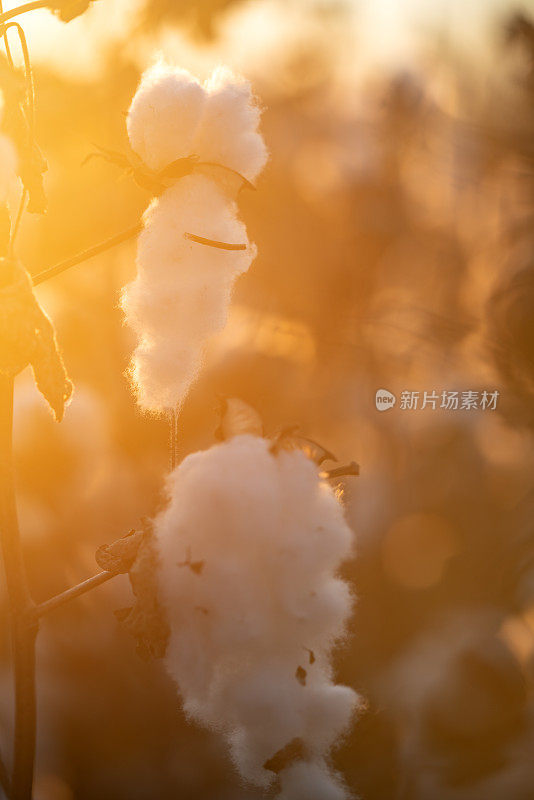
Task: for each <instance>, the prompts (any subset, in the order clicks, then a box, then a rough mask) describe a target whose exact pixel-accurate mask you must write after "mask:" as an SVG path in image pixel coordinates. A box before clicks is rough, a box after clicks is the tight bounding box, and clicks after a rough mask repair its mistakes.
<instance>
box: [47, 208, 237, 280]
mask: <svg viewBox="0 0 534 800" xmlns="http://www.w3.org/2000/svg"><path fill="white" fill-rule="evenodd" d="M142 230H143V224H142V223H141V222H139V223H138V224H137V225H134V226H133V227H132V228H128V229H127V230H125V231H122V233H117V234H116V235H115V236H111V237H110V238H109V239H106V240H105V241H103V242H100V243H99V244H95V245H94V246H93V247H89V248H87V250H82V252H81V253H76V255H74V256H71V258H67V259H65V261H60V262H59V263H58V264H54V266H53V267H48V268H47V269H44V270H42V272H38V273H37V274H36V275H32V281H33V285H34V286H37V285H38V284H39V283H43V281H47V280H48V279H49V278H54V277H55V276H56V275H60V274H61V273H62V272H65V271H66V270H67V269H70V268H71V267H76V266H77V265H78V264H82V263H83V262H84V261H88V260H89V259H90V258H93V257H94V256H98V255H100V254H101V253H104V252H105V251H106V250H110V249H111V248H112V247H116V246H117V245H118V244H122V243H123V242H127V241H128V239H133V238H134V237H135V236H138V235H139V234H140V233H141V231H142ZM184 238H185V239H189V240H190V241H192V242H196V243H197V244H202V245H205V246H206V247H214V248H216V249H218V250H246V249H247V245H246V244H235V243H233V242H220V241H218V240H216V239H206V238H204V237H203V236H196V234H194V233H184Z"/></svg>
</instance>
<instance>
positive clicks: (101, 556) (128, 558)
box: [95, 530, 144, 575]
mask: <svg viewBox="0 0 534 800" xmlns="http://www.w3.org/2000/svg"><path fill="white" fill-rule="evenodd" d="M143 536H144V534H143V533H142V532H141V531H135V530H131V531H129V532H128V533H127V534H126V535H125V536H122V537H121V538H120V539H117V541H116V542H112V543H111V544H103V545H101V546H100V547H99V548H98V550H97V551H96V554H95V558H96V563H97V564H98V566H99V567H101V569H104V570H106V572H115V573H117V574H118V575H120V574H122V573H124V572H129V571H130V570H131V568H132V566H133V564H134V561H135V559H136V557H137V553H138V551H139V547H140V545H141V542H142V541H143Z"/></svg>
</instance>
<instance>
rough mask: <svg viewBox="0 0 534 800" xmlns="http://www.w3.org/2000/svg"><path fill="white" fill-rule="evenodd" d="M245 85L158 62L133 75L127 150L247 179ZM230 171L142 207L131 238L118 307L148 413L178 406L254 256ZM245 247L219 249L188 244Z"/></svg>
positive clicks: (254, 166)
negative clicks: (133, 345)
mask: <svg viewBox="0 0 534 800" xmlns="http://www.w3.org/2000/svg"><path fill="white" fill-rule="evenodd" d="M259 119H260V112H259V109H258V107H257V105H256V103H255V101H254V98H253V96H252V93H251V89H250V86H249V84H248V83H247V82H245V81H243V80H242V79H241V78H239V77H236V76H235V75H233V74H232V73H231V72H230V71H229V70H227V69H225V68H219V69H217V70H216V71H215V72H214V73H213V75H212V76H211V77H210V78H209V80H207V81H206V82H205V83H204V84H201V83H199V82H198V81H197V80H196V78H194V77H193V76H192V75H190V74H189V73H188V72H186V71H185V70H181V69H178V68H176V67H171V66H169V65H167V64H164V63H161V62H160V63H158V64H156V65H155V66H154V67H152V68H151V69H149V70H148V71H147V72H145V74H144V75H143V77H142V79H141V83H140V85H139V88H138V90H137V92H136V94H135V96H134V98H133V101H132V105H131V107H130V111H129V114H128V134H129V137H130V143H131V145H132V148H133V150H134V151H135V152H136V153H137V155H138V156H139V157H140V158H141V159H142V161H143V162H144V163H145V164H146V165H147V166H148V167H149V168H150V169H152V170H154V171H155V172H158V171H160V170H162V169H164V168H165V167H167V166H168V165H169V164H172V163H173V162H175V161H177V160H178V159H180V158H186V157H188V156H190V155H191V154H195V155H196V156H198V158H199V161H200V162H210V163H211V162H214V163H215V164H220V165H222V166H224V167H227V168H229V169H231V170H235V171H237V172H238V173H240V174H241V175H243V176H244V177H245V178H246V179H247V180H250V181H252V180H254V179H255V178H256V177H257V175H258V174H259V172H260V171H261V169H262V168H263V166H264V164H265V161H266V159H267V151H266V148H265V143H264V141H263V139H262V137H261V134H260V133H259V132H258V125H259ZM235 194H236V189H235V182H234V183H232V178H231V173H229V172H227V171H226V172H225V171H224V170H219V169H216V168H214V170H213V172H210V171H209V169H208V170H207V171H204V172H195V173H193V174H191V175H188V176H186V177H184V178H181V179H180V180H178V181H177V182H176V183H174V185H170V186H169V188H166V189H165V190H164V191H163V193H162V194H161V196H160V197H159V198H157V199H155V200H153V202H152V203H151V205H150V207H149V208H148V210H147V212H146V214H145V217H144V230H143V232H142V233H141V235H140V238H139V248H138V257H137V278H136V280H135V281H134V282H133V283H131V284H130V285H129V286H127V287H126V289H125V291H124V294H123V299H122V305H123V309H124V311H125V314H126V320H127V322H128V323H129V324H130V325H131V326H132V327H133V329H134V330H135V332H136V334H137V338H138V346H137V349H136V351H135V353H134V356H133V360H132V365H131V376H132V379H133V383H134V386H135V388H136V392H137V396H138V401H139V404H140V405H141V406H142V407H143V408H145V409H147V410H151V411H155V412H158V411H162V410H164V409H165V408H169V407H175V406H177V405H178V406H179V405H180V404H181V403H182V401H183V399H184V397H185V396H186V394H187V392H188V390H189V388H190V386H191V384H192V382H193V381H194V379H195V377H196V375H197V373H198V371H199V368H200V366H201V362H202V356H203V351H204V348H205V346H206V344H207V341H208V339H209V338H210V337H211V336H213V335H214V334H215V333H217V331H220V330H221V329H222V328H223V327H224V325H225V323H226V318H227V314H228V305H229V302H230V296H231V292H232V288H233V284H234V282H235V279H236V278H237V277H238V276H239V275H241V274H242V273H244V272H246V271H247V269H248V268H249V266H250V264H251V263H252V261H253V259H254V257H255V255H256V249H255V247H254V245H252V244H250V243H249V241H248V237H247V232H246V228H245V226H244V225H243V223H242V222H240V221H239V219H238V218H237V205H236V202H235ZM186 232H187V233H192V234H194V235H196V236H201V237H203V238H205V239H210V240H216V241H219V242H226V243H231V244H245V245H247V247H246V250H237V251H235V250H224V249H218V248H214V247H210V246H206V245H204V244H199V243H197V242H193V241H190V240H188V239H187V238H185V237H184V234H185V233H186Z"/></svg>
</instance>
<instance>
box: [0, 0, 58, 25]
mask: <svg viewBox="0 0 534 800" xmlns="http://www.w3.org/2000/svg"><path fill="white" fill-rule="evenodd" d="M48 3H49V0H33V2H31V3H23V4H22V5H21V6H17V8H12V9H11V10H10V11H4V13H3V14H2V15H0V25H3V24H4V22H7V21H8V20H10V19H13V17H18V16H19V15H20V14H26V12H27V11H36V10H37V9H38V8H46V7H47V6H48Z"/></svg>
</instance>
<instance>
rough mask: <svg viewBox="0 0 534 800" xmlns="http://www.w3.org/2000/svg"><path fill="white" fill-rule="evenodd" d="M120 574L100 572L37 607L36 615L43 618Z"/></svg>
mask: <svg viewBox="0 0 534 800" xmlns="http://www.w3.org/2000/svg"><path fill="white" fill-rule="evenodd" d="M119 574H120V573H118V572H99V573H98V574H97V575H93V577H92V578H87V580H85V581H82V582H81V583H79V584H77V586H73V587H72V588H71V589H67V590H66V591H64V592H61V593H60V594H56V595H55V596H54V597H51V598H50V600H45V602H44V603H39V604H38V605H37V606H35V609H34V614H35V616H36V617H37V618H40V617H43V616H44V615H45V614H48V612H49V611H54V610H55V609H56V608H59V607H60V606H63V605H65V603H68V602H69V600H74V598H75V597H80V596H81V595H82V594H85V593H86V592H90V591H91V589H94V588H96V587H97V586H100V585H101V584H102V583H106V581H109V580H111V578H115V577H116V576H117V575H119Z"/></svg>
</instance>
